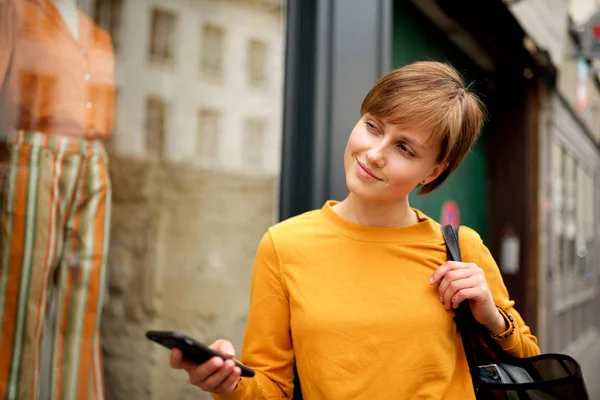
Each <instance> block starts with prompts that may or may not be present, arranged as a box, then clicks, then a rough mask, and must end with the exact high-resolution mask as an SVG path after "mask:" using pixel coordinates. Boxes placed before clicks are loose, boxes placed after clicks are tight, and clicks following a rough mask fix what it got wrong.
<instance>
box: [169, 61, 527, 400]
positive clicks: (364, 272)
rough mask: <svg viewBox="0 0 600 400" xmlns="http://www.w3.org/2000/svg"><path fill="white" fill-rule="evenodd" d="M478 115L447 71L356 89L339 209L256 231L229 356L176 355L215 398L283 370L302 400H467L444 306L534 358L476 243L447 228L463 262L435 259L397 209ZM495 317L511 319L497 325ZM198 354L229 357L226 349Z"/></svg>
mask: <svg viewBox="0 0 600 400" xmlns="http://www.w3.org/2000/svg"><path fill="white" fill-rule="evenodd" d="M483 120H484V113H483V106H482V104H481V102H480V101H479V99H478V98H477V97H476V96H475V95H474V94H473V93H470V92H468V91H467V90H466V89H465V85H464V82H463V80H462V78H461V77H460V75H459V74H458V73H457V72H456V71H455V70H454V69H453V68H452V67H450V66H448V65H446V64H441V63H437V62H419V63H414V64H411V65H408V66H405V67H403V68H400V69H397V70H394V71H392V72H390V73H389V74H387V75H386V76H384V77H383V78H382V79H381V80H380V81H379V82H378V83H377V84H376V85H375V86H374V87H373V88H372V89H371V91H370V92H369V94H368V95H367V96H366V98H365V99H364V102H363V104H362V107H361V118H360V120H359V121H358V123H357V124H356V126H355V127H354V129H353V130H352V133H351V134H350V138H349V140H348V144H347V147H346V152H345V156H344V167H345V172H346V184H347V186H348V189H349V191H350V194H349V195H348V197H346V198H345V199H344V200H343V201H341V202H336V201H328V202H326V203H325V205H324V206H323V207H322V208H321V209H319V210H314V211H310V212H307V213H304V214H302V215H299V216H296V217H293V218H290V219H288V220H286V221H283V222H281V223H279V224H277V225H275V226H273V227H271V228H270V229H269V230H268V232H267V233H266V234H265V235H264V236H263V238H262V240H261V242H260V244H259V247H258V251H257V254H256V260H255V264H254V270H253V278H252V284H251V285H252V290H251V299H250V312H249V316H248V323H247V328H246V335H245V338H244V346H243V349H242V357H241V361H242V362H243V363H244V364H246V365H248V366H249V367H251V368H253V369H254V370H255V371H256V376H255V377H254V378H248V379H247V378H241V379H240V371H239V368H237V367H235V366H234V363H233V362H232V361H231V360H227V361H225V362H223V361H222V360H221V359H219V358H213V359H211V360H209V361H208V362H206V363H204V364H202V365H193V364H191V363H188V362H186V361H185V360H182V357H181V353H180V352H179V351H177V350H174V351H173V352H172V354H171V366H172V367H173V368H181V369H185V370H186V371H187V373H188V374H189V380H190V382H191V383H192V384H194V385H196V386H198V387H200V388H201V389H202V390H205V391H208V392H211V394H212V395H213V397H214V398H215V399H223V400H242V399H243V400H255V399H289V398H291V397H292V392H293V377H294V373H293V365H294V362H295V363H296V366H297V369H298V374H299V376H300V381H301V386H302V390H303V396H304V398H305V399H306V400H317V399H328V400H336V399H340V400H348V399H369V400H374V399H375V400H379V399H382V400H388V399H395V400H397V399H461V400H463V399H470V398H474V394H473V388H472V384H471V378H470V375H469V369H468V365H467V361H466V358H465V354H464V352H463V348H462V344H461V342H460V335H459V334H458V333H457V329H456V325H455V324H454V322H453V309H455V308H456V307H457V306H458V304H459V303H460V302H462V301H468V302H469V303H470V306H471V309H472V311H473V314H474V316H475V318H476V319H477V321H478V322H479V323H481V324H482V325H483V326H485V327H486V328H487V329H488V330H489V334H490V335H491V336H492V337H494V338H495V339H496V340H497V342H498V343H499V344H500V346H502V348H503V349H505V350H506V351H508V352H509V353H510V354H513V355H515V356H517V357H526V356H533V355H536V354H538V353H539V348H538V346H537V340H536V338H535V337H534V336H533V335H532V334H531V332H530V329H529V327H528V326H527V325H526V324H525V323H524V322H523V319H522V318H521V316H520V315H519V314H518V312H517V311H516V310H515V309H514V308H513V306H514V302H513V301H511V300H510V299H509V296H508V293H507V290H506V287H505V285H504V283H503V281H502V277H501V275H500V272H499V270H498V267H497V265H496V263H495V262H494V259H493V258H492V256H491V255H490V252H489V251H488V249H487V248H486V247H485V246H484V244H483V243H482V241H481V239H480V237H479V235H478V234H477V233H476V232H474V231H473V230H471V229H469V228H465V227H463V228H462V229H461V230H460V244H461V250H462V253H463V259H464V260H465V262H462V263H461V262H446V248H445V244H444V239H443V237H442V234H441V229H440V225H439V224H437V223H436V222H435V221H433V220H432V219H431V218H429V217H428V216H426V215H424V214H423V213H422V212H420V211H419V210H416V209H412V208H411V207H410V206H409V203H408V194H409V193H410V192H411V191H412V190H413V189H415V188H416V187H417V186H418V185H422V187H421V189H420V193H422V194H424V193H429V192H431V191H433V190H434V189H436V188H437V187H438V186H440V185H441V184H442V182H444V180H446V178H448V176H449V175H450V173H452V171H453V170H454V169H455V168H456V167H457V166H458V165H459V164H460V162H461V161H462V160H463V158H464V157H465V155H466V154H467V153H468V152H469V150H470V149H471V147H472V145H473V144H474V143H475V141H476V139H477V136H478V134H479V131H480V130H481V127H482V125H483ZM509 315H511V316H512V317H513V320H514V323H511V322H510V319H509V317H508V316H509ZM212 348H214V349H216V350H218V351H221V352H223V353H225V354H228V355H229V356H231V357H233V356H234V349H233V346H232V344H231V343H230V342H228V341H226V340H217V341H216V342H214V343H213V344H212Z"/></svg>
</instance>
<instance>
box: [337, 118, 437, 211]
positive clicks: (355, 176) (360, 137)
mask: <svg viewBox="0 0 600 400" xmlns="http://www.w3.org/2000/svg"><path fill="white" fill-rule="evenodd" d="M428 138H429V134H428V133H427V132H420V131H416V130H410V129H403V128H402V127H400V126H398V125H392V124H388V123H385V122H384V121H382V120H380V119H378V118H375V117H373V116H372V115H370V114H365V115H364V116H363V117H362V118H361V119H360V121H358V123H357V124H356V126H355V127H354V129H353V130H352V133H351V134H350V138H349V139H348V144H347V145H346V152H345V154H344V169H345V171H346V185H347V186H348V189H349V190H350V192H352V193H353V194H354V195H356V196H358V197H359V198H362V199H364V200H370V201H378V202H381V201H384V202H387V201H398V200H400V199H403V198H405V197H406V196H407V195H408V194H409V193H410V192H411V191H412V190H413V189H414V188H415V187H416V186H417V185H418V184H419V183H422V182H423V181H425V182H426V183H429V182H431V181H433V180H434V179H435V178H437V177H438V176H439V174H441V173H442V172H443V171H444V169H445V168H446V165H439V164H438V163H437V157H438V154H439V152H440V145H439V143H429V142H428ZM432 142H433V141H432Z"/></svg>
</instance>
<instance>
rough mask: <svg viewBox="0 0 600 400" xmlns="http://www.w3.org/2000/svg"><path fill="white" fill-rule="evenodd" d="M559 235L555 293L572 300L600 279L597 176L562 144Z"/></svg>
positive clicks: (556, 154)
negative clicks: (598, 266) (599, 264)
mask: <svg viewBox="0 0 600 400" xmlns="http://www.w3.org/2000/svg"><path fill="white" fill-rule="evenodd" d="M553 160H554V162H553V163H554V168H553V169H554V176H555V177H556V179H555V180H554V204H555V207H556V219H555V221H554V222H555V234H556V240H557V245H558V246H557V248H556V258H555V260H556V262H557V263H558V265H557V268H556V270H557V272H558V276H557V277H556V279H555V280H554V282H555V287H554V290H555V293H556V295H557V296H558V298H559V299H560V300H561V301H568V300H569V299H572V298H574V297H576V296H577V295H578V294H580V293H582V291H585V290H586V289H590V288H593V287H594V286H595V285H596V283H597V280H598V277H597V270H596V267H595V254H594V251H595V250H594V249H595V243H596V238H595V232H594V227H595V223H596V220H597V216H596V215H595V210H594V184H593V181H594V178H593V174H592V173H591V171H589V170H588V169H587V168H586V166H585V165H584V164H583V163H582V162H581V161H580V160H579V159H577V158H575V157H574V156H573V154H571V153H569V152H567V151H565V149H563V148H562V147H561V146H560V145H559V144H558V143H554V144H553Z"/></svg>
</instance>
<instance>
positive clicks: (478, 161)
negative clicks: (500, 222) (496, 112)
mask: <svg viewBox="0 0 600 400" xmlns="http://www.w3.org/2000/svg"><path fill="white" fill-rule="evenodd" d="M392 60H393V67H394V68H398V67H401V66H403V65H406V64H410V63H412V62H414V61H423V60H432V61H446V62H448V63H450V64H452V65H453V66H454V67H455V68H457V69H458V70H459V71H460V72H461V74H462V75H463V77H464V78H465V80H466V81H467V82H475V89H477V86H478V84H481V83H483V82H485V75H484V74H483V73H482V71H481V70H480V69H479V68H478V67H477V66H476V65H475V64H474V63H473V62H472V61H471V60H470V59H469V58H468V57H467V56H466V55H465V54H464V53H462V52H461V51H460V49H458V48H457V47H456V46H455V45H454V44H453V43H451V42H450V41H449V40H448V39H447V37H446V35H445V34H444V33H443V32H441V31H440V30H439V29H438V28H437V27H436V26H434V25H433V24H432V23H431V22H430V21H429V20H428V19H426V18H425V17H423V15H422V14H420V13H419V11H418V10H417V9H416V8H415V7H414V6H413V5H412V4H411V3H410V2H408V1H407V0H399V1H395V2H394V20H393V51H392ZM484 100H485V99H484ZM486 170H487V160H486V156H485V134H482V136H481V137H480V139H479V140H478V141H477V143H476V144H475V146H474V147H473V149H472V151H471V153H470V154H469V155H468V156H467V157H466V158H465V160H464V161H463V163H462V164H461V165H460V167H459V168H458V169H457V170H456V171H455V172H454V173H453V174H452V176H451V177H450V178H449V179H448V180H447V181H446V182H445V183H444V184H443V185H442V186H441V187H440V188H438V189H437V190H436V191H434V192H433V193H430V194H427V195H424V196H419V195H417V194H416V193H411V195H410V201H411V205H412V206H413V207H416V208H418V209H420V210H421V211H423V212H424V213H425V214H427V215H429V216H430V217H432V218H434V219H436V220H437V221H440V218H441V211H442V206H443V204H444V203H445V202H446V201H448V200H453V201H454V202H456V204H457V205H458V208H459V212H460V223H461V224H462V225H467V226H470V227H471V228H473V229H475V230H476V231H477V232H479V233H480V234H481V236H482V238H483V239H484V241H485V233H486V204H487V199H486V191H487V188H486Z"/></svg>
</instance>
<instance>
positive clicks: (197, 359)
mask: <svg viewBox="0 0 600 400" xmlns="http://www.w3.org/2000/svg"><path fill="white" fill-rule="evenodd" d="M146 337H147V338H148V339H150V340H152V341H154V342H156V343H158V344H161V345H163V346H165V347H166V348H167V349H173V348H176V349H179V350H180V351H181V353H182V354H183V358H185V359H186V360H188V361H191V362H193V363H195V364H202V363H204V362H206V361H208V360H210V359H211V358H213V357H221V358H222V359H223V360H230V358H229V357H227V356H225V355H223V354H221V353H219V352H218V351H215V350H212V349H209V348H208V346H206V345H204V344H202V343H200V342H198V341H196V340H194V339H192V338H190V337H188V336H186V335H184V334H183V333H179V332H174V331H147V332H146ZM234 361H235V360H234ZM235 364H236V365H237V366H238V367H240V369H241V370H242V376H243V377H246V378H251V377H253V376H254V370H252V369H251V368H248V367H246V366H245V365H242V364H240V363H239V362H237V361H235Z"/></svg>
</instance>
